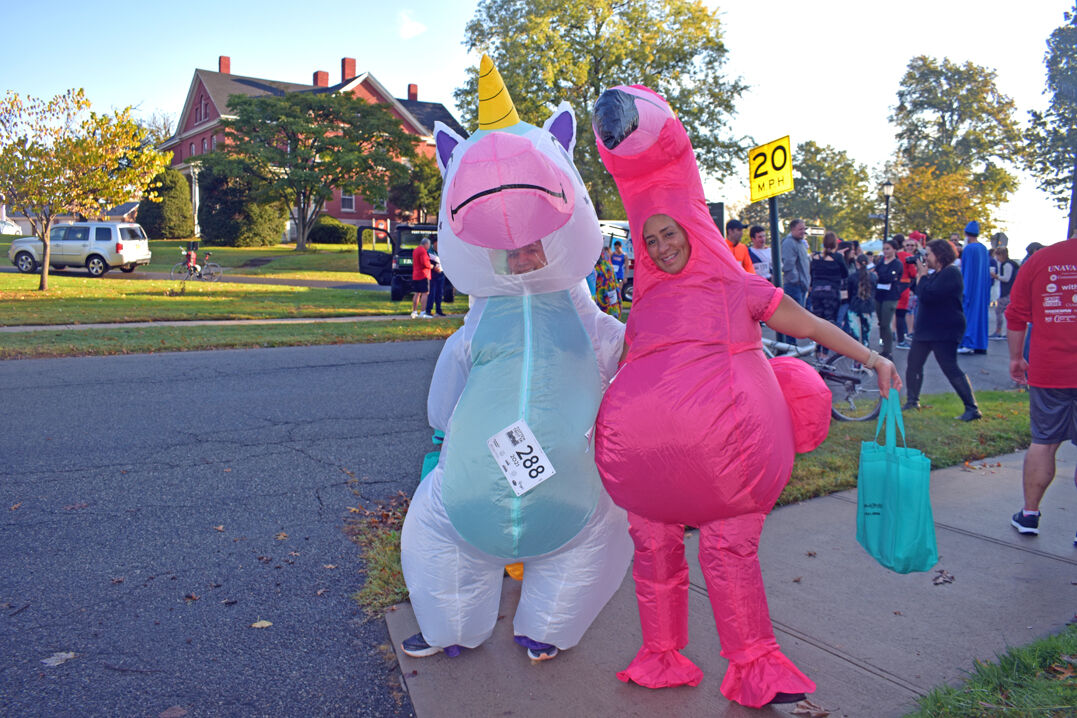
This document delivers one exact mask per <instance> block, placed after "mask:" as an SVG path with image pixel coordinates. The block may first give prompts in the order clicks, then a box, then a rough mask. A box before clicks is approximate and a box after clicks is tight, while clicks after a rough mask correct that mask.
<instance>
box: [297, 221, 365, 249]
mask: <svg viewBox="0 0 1077 718" xmlns="http://www.w3.org/2000/svg"><path fill="white" fill-rule="evenodd" d="M356 241H358V240H357V235H356V228H355V227H354V226H353V225H350V224H346V223H344V222H341V221H340V220H339V219H336V218H335V217H330V216H329V215H327V214H323V215H322V216H321V217H319V218H318V219H317V221H316V222H315V223H314V226H313V227H311V228H310V234H308V235H307V242H310V243H312V244H355V243H356Z"/></svg>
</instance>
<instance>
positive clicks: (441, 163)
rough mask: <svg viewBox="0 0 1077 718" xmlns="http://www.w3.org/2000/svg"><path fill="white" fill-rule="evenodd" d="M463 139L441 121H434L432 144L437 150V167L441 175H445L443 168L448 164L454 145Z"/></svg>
mask: <svg viewBox="0 0 1077 718" xmlns="http://www.w3.org/2000/svg"><path fill="white" fill-rule="evenodd" d="M463 141H464V138H463V137H461V136H460V135H458V134H456V133H455V132H453V131H452V129H450V128H449V126H448V125H445V124H443V123H441V122H434V146H435V148H436V149H437V152H435V153H434V154H435V155H437V159H438V169H439V170H441V176H442V177H444V176H445V168H446V167H448V166H449V158H450V157H452V152H453V150H454V149H456V146H457V145H459V144H460V143H461V142H463Z"/></svg>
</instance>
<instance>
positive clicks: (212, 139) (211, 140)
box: [209, 135, 217, 150]
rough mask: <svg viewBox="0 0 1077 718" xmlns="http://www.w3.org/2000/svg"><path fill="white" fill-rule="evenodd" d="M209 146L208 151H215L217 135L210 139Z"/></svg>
mask: <svg viewBox="0 0 1077 718" xmlns="http://www.w3.org/2000/svg"><path fill="white" fill-rule="evenodd" d="M209 146H210V149H214V150H215V149H217V135H213V137H211V138H210V140H209Z"/></svg>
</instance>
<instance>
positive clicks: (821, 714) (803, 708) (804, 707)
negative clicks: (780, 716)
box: [793, 698, 830, 718]
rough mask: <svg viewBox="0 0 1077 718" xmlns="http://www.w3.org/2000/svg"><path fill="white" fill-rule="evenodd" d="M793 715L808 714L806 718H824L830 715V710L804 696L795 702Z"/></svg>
mask: <svg viewBox="0 0 1077 718" xmlns="http://www.w3.org/2000/svg"><path fill="white" fill-rule="evenodd" d="M793 715H795V716H808V718H826V717H827V716H828V715H830V711H828V710H827V709H826V708H823V707H822V706H817V705H815V704H814V703H812V702H811V701H810V700H808V699H807V698H805V699H804V700H802V701H800V702H799V703H797V706H796V708H794V709H793Z"/></svg>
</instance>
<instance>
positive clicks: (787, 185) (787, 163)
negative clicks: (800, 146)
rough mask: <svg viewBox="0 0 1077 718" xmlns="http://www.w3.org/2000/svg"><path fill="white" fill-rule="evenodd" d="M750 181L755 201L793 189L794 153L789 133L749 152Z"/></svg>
mask: <svg viewBox="0 0 1077 718" xmlns="http://www.w3.org/2000/svg"><path fill="white" fill-rule="evenodd" d="M748 183H749V184H750V185H751V188H752V201H753V202H758V201H759V200H761V199H767V198H768V197H774V196H777V195H779V194H783V193H785V192H792V191H793V154H792V152H791V151H790V149H789V136H788V135H786V136H785V137H783V138H781V139H780V140H774V141H773V142H768V143H767V144H765V145H760V146H759V147H754V148H752V151H751V152H749V153H748Z"/></svg>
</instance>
